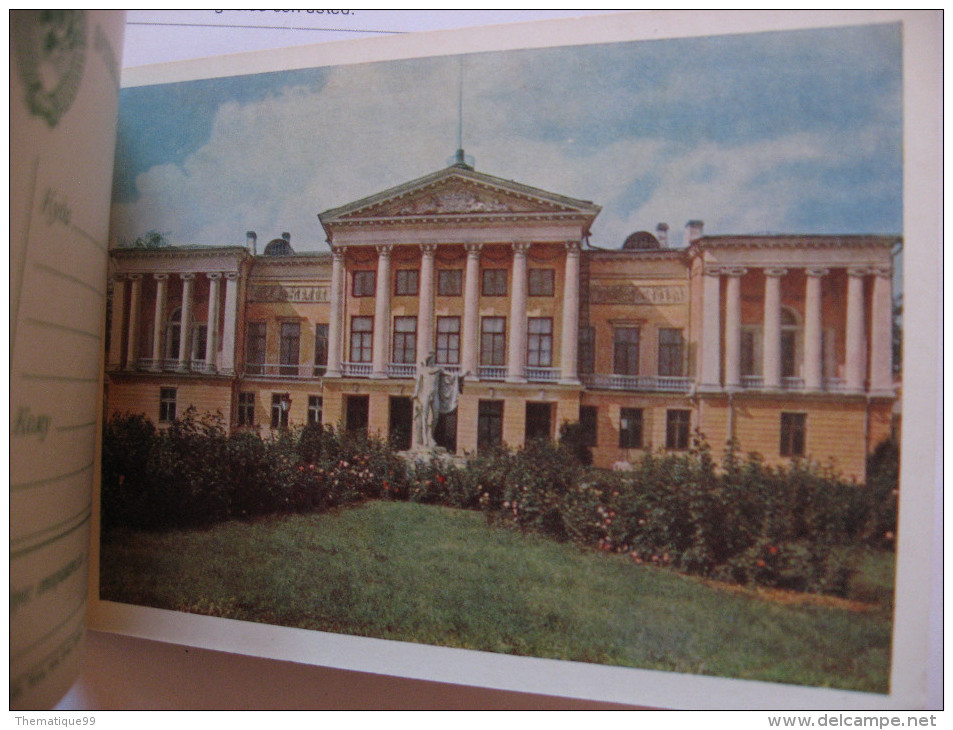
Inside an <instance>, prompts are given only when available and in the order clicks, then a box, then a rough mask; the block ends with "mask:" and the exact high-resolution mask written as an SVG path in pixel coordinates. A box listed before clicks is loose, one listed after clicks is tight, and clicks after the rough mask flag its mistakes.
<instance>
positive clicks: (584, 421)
mask: <svg viewBox="0 0 953 730" xmlns="http://www.w3.org/2000/svg"><path fill="white" fill-rule="evenodd" d="M598 423H599V409H598V408H596V406H579V431H580V433H581V436H582V442H583V444H585V445H586V446H595V445H596V444H597V443H598V441H599V432H598Z"/></svg>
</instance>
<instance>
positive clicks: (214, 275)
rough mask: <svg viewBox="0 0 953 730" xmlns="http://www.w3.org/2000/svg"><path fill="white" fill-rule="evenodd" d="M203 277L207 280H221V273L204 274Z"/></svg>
mask: <svg viewBox="0 0 953 730" xmlns="http://www.w3.org/2000/svg"><path fill="white" fill-rule="evenodd" d="M205 276H207V277H208V278H209V279H212V280H213V281H214V280H215V279H221V278H222V272H220V271H212V272H209V273H208V274H206V275H205Z"/></svg>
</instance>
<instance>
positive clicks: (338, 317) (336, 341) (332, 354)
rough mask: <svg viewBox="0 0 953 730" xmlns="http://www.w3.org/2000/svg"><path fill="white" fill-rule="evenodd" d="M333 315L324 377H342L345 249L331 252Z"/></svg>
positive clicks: (329, 329) (336, 249) (329, 325)
mask: <svg viewBox="0 0 953 730" xmlns="http://www.w3.org/2000/svg"><path fill="white" fill-rule="evenodd" d="M329 295H330V298H331V313H330V320H329V321H328V369H327V372H326V373H325V375H324V377H326V378H339V377H341V341H342V340H341V338H342V336H343V332H342V329H343V328H342V327H341V321H342V317H343V314H344V249H342V248H335V249H334V250H333V251H332V252H331V291H330V293H329Z"/></svg>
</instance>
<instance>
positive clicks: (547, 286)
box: [529, 269, 556, 297]
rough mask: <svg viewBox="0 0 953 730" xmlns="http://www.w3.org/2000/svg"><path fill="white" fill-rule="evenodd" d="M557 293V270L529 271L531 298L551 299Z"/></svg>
mask: <svg viewBox="0 0 953 730" xmlns="http://www.w3.org/2000/svg"><path fill="white" fill-rule="evenodd" d="M555 293H556V270H555V269H530V270H529V295H530V296H531V297H551V296H553V295H554V294H555Z"/></svg>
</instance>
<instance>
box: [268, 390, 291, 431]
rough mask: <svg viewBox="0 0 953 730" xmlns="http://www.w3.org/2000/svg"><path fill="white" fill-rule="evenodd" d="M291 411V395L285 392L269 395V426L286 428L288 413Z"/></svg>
mask: <svg viewBox="0 0 953 730" xmlns="http://www.w3.org/2000/svg"><path fill="white" fill-rule="evenodd" d="M290 412H291V396H290V395H288V394H287V393H272V395H271V427H272V428H288V414H289V413H290Z"/></svg>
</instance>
